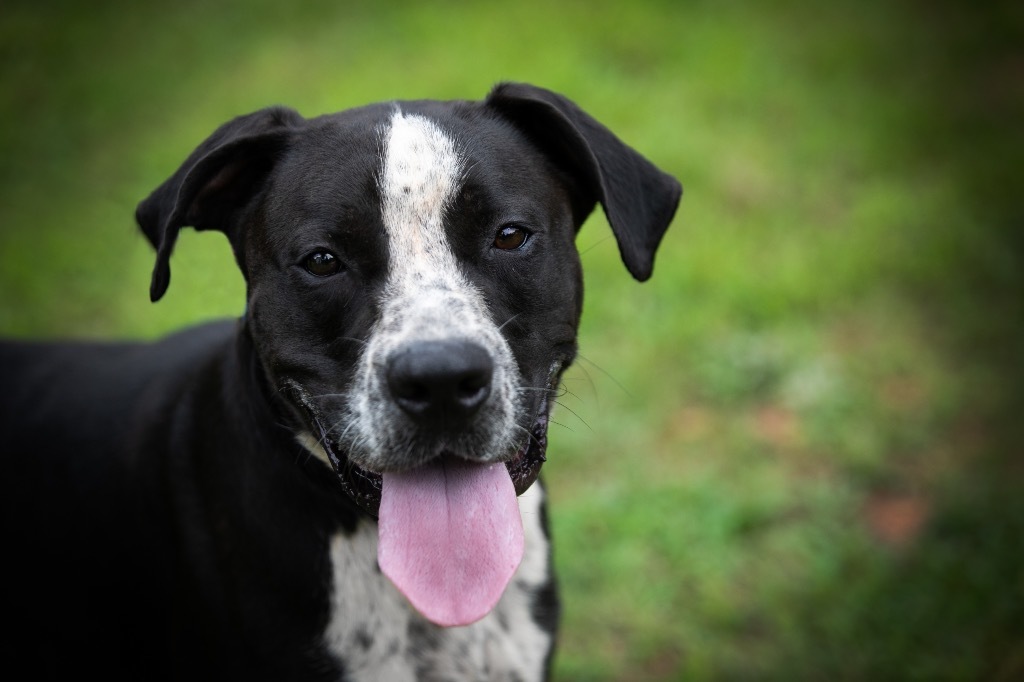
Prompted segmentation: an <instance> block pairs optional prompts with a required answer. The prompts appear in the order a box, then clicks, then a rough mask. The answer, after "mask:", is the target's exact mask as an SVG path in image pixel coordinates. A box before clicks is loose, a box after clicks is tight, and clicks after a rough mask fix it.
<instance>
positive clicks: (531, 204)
mask: <svg viewBox="0 0 1024 682" xmlns="http://www.w3.org/2000/svg"><path fill="white" fill-rule="evenodd" d="M681 192H682V189H681V187H680V186H679V184H678V183H677V182H676V181H675V179H673V178H672V177H670V176H668V175H666V174H665V173H663V172H661V171H660V170H658V169H657V168H655V167H654V166H653V165H652V164H651V163H650V162H648V161H647V160H646V159H644V158H643V157H642V156H640V155H639V154H638V153H637V152H635V151H634V150H632V149H630V148H629V147H628V146H626V145H625V144H624V143H622V142H621V141H620V140H619V139H618V138H616V137H615V136H614V135H613V134H612V133H611V132H609V131H608V130H607V129H606V128H605V127H603V126H602V125H601V124H600V123H598V122H597V121H595V120H594V119H593V118H591V117H590V116H589V115H587V114H586V113H585V112H583V111H582V110H580V109H579V108H578V107H577V106H576V105H575V104H573V103H572V102H570V101H569V100H567V99H565V98H564V97H562V96H560V95H557V94H555V93H552V92H549V91H547V90H543V89H540V88H536V87H533V86H528V85H521V84H504V85H500V86H498V87H496V88H495V89H494V90H493V91H492V92H491V93H490V95H489V96H488V97H487V98H486V99H485V100H483V101H481V102H463V101H459V102H434V101H417V102H398V103H388V104H379V105H372V106H368V107H363V108H359V109H354V110H350V111H346V112H342V113H339V114H334V115H330V116H322V117H318V118H314V119H309V120H307V119H304V118H302V117H301V116H300V115H299V114H297V113H295V112H294V111H291V110H289V109H283V108H273V109H266V110H263V111H259V112H256V113H254V114H251V115H248V116H243V117H240V118H237V119H235V120H233V121H230V122H229V123H227V124H225V125H223V126H221V128H219V129H218V130H217V131H216V132H214V134H213V135H212V136H210V138H208V139H207V140H206V141H205V142H203V143H202V144H201V145H200V146H199V148H198V149H196V151H195V152H193V154H192V155H191V156H190V157H189V158H188V159H187V160H186V161H185V163H184V164H183V165H182V167H181V168H180V169H179V170H178V171H177V172H176V173H175V174H174V176H172V177H171V178H170V179H169V180H167V181H166V182H165V183H164V184H163V185H161V186H160V187H159V188H158V189H157V190H156V191H155V192H153V194H152V195H151V196H150V197H149V198H148V199H146V200H145V201H143V202H142V203H141V204H140V205H139V208H138V211H137V218H138V221H139V224H140V225H141V227H142V229H143V231H144V232H145V234H146V235H147V237H148V238H149V239H150V241H151V242H152V243H153V244H154V246H155V247H156V248H157V261H156V268H155V270H154V273H153V281H152V288H151V297H152V298H153V300H157V299H159V298H160V297H161V296H162V295H163V293H164V292H165V290H166V289H167V285H168V283H169V278H170V268H169V258H170V255H171V252H172V249H173V247H174V243H175V239H176V236H177V233H178V230H179V229H180V228H181V227H183V226H193V227H195V228H196V229H199V230H205V229H217V230H221V231H223V232H225V233H226V234H227V236H228V238H229V240H230V242H231V245H232V248H233V250H234V253H235V257H236V259H237V261H238V264H239V266H240V267H241V270H242V272H243V274H244V276H245V279H246V283H247V291H248V301H247V309H246V319H245V327H246V330H247V332H248V333H249V334H250V335H251V337H252V340H253V342H254V344H255V347H256V349H257V352H258V354H259V357H260V360H261V362H262V364H263V366H264V368H265V370H266V373H267V376H268V377H269V379H270V382H271V385H274V386H276V387H277V388H279V389H281V390H282V392H283V393H284V394H285V395H287V396H288V398H289V401H290V405H291V406H292V407H293V408H294V415H292V416H293V418H294V419H295V428H296V435H297V437H299V438H300V439H303V440H304V441H305V442H306V444H307V446H308V447H309V448H310V449H311V450H312V451H313V452H314V453H316V454H317V455H318V456H320V457H321V458H322V459H324V460H325V461H328V462H330V463H331V464H332V465H333V466H334V468H335V470H336V471H337V473H338V476H339V478H340V480H341V481H342V483H343V485H344V486H345V488H346V490H347V491H348V494H350V495H351V496H352V497H353V499H354V500H356V501H357V502H358V503H359V504H360V505H361V506H362V507H363V508H364V509H366V510H367V511H368V512H370V513H371V514H373V515H376V514H377V513H378V505H380V502H381V481H382V474H384V475H387V474H392V473H396V474H400V473H401V472H408V471H414V470H417V469H421V468H424V467H428V466H430V465H431V463H436V462H445V461H447V462H455V461H457V462H459V463H460V465H461V464H464V463H467V462H469V463H475V464H479V465H481V466H484V467H489V468H490V469H493V468H494V467H493V464H494V463H505V468H507V471H508V478H509V479H510V480H511V481H512V484H513V486H514V488H515V490H516V492H518V493H521V492H523V491H524V490H525V489H526V488H528V487H529V486H530V485H531V484H532V483H533V481H534V480H535V478H536V476H537V472H538V470H539V469H540V465H541V463H542V462H543V460H544V449H545V444H546V429H547V419H548V410H549V408H550V406H551V403H552V395H553V392H554V390H555V389H556V387H557V384H558V381H559V378H560V376H561V373H562V371H563V370H564V369H565V368H566V367H567V366H568V365H569V363H570V362H572V360H573V358H574V355H575V352H576V332H577V327H578V323H579V318H580V310H581V307H582V275H581V268H580V262H579V257H578V255H577V253H576V250H575V248H574V239H575V236H576V232H577V230H578V229H579V228H580V226H581V225H582V223H583V221H584V220H585V219H586V217H587V216H588V215H589V214H590V212H591V211H592V210H593V208H594V206H595V205H596V204H597V203H601V204H602V206H603V207H604V210H605V213H606V215H607V217H608V221H609V223H610V225H611V227H612V230H613V232H614V235H615V238H616V240H617V242H618V245H619V249H620V253H621V255H622V259H623V261H624V262H625V265H626V267H627V268H628V269H629V271H630V272H631V273H632V274H633V276H634V277H636V278H637V279H638V280H645V279H647V278H648V277H649V276H650V274H651V269H652V266H653V260H654V253H655V250H656V248H657V246H658V244H659V242H660V240H661V237H662V235H663V233H664V232H665V230H666V229H667V227H668V225H669V222H670V221H671V219H672V217H673V214H674V212H675V209H676V206H677V204H678V201H679V198H680V195H681Z"/></svg>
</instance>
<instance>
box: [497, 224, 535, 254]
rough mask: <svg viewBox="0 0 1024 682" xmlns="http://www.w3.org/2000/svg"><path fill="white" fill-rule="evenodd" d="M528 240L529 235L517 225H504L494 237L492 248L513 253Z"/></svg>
mask: <svg viewBox="0 0 1024 682" xmlns="http://www.w3.org/2000/svg"><path fill="white" fill-rule="evenodd" d="M529 238H530V233H529V232H527V231H526V230H524V229H523V228H521V227H519V226H518V225H506V226H505V227H503V228H501V229H500V230H498V234H496V235H495V236H494V248H496V249H501V250H502V251H515V250H516V249H518V248H520V247H522V245H523V244H525V243H526V241H527V240H528V239H529Z"/></svg>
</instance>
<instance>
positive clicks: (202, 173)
mask: <svg viewBox="0 0 1024 682" xmlns="http://www.w3.org/2000/svg"><path fill="white" fill-rule="evenodd" d="M304 122H305V119H304V118H302V116H300V115H299V114H298V113H297V112H295V111H293V110H292V109H286V108H284V107H271V108H268V109H262V110H260V111H257V112H255V113H252V114H248V115H246V116H239V117H238V118H235V119H233V120H231V121H228V122H227V123H225V124H224V125H222V126H221V127H220V128H218V129H217V130H216V131H214V133H213V134H212V135H210V137H208V138H207V139H206V140H205V141H204V142H203V143H202V144H201V145H199V147H197V148H196V150H195V151H194V152H192V154H191V155H189V157H188V158H187V159H186V160H185V163H183V164H182V165H181V168H179V169H178V170H177V172H176V173H175V174H174V175H172V176H171V177H170V178H168V179H167V180H166V181H165V182H164V183H163V184H162V185H160V186H159V187H157V188H156V189H155V190H154V191H153V193H152V194H150V195H149V197H148V198H146V199H145V200H144V201H142V202H141V203H140V204H139V205H138V208H137V209H136V210H135V219H136V221H138V223H139V227H141V228H142V231H143V232H144V233H145V235H146V237H147V238H148V239H149V241H150V243H151V244H153V246H154V248H156V265H155V266H154V268H153V279H152V281H151V283H150V287H149V297H150V299H151V300H152V301H154V302H155V301H158V300H160V298H161V297H162V296H163V295H164V292H166V291H167V286H168V285H169V284H170V282H171V266H170V258H171V253H172V252H173V251H174V244H175V242H176V241H177V239H178V231H179V230H180V229H181V228H182V227H185V226H192V227H194V228H195V229H197V230H220V231H222V232H224V233H225V234H226V235H227V236H228V239H229V240H230V241H231V247H232V249H233V250H234V252H235V258H236V259H237V260H238V262H239V265H243V263H242V258H243V253H244V250H243V248H242V244H243V237H244V235H243V234H242V232H243V230H242V229H241V227H242V226H241V224H240V223H241V220H242V218H244V214H245V211H244V209H245V208H246V206H247V205H248V204H249V201H250V200H251V199H252V198H253V197H254V196H255V195H256V194H257V193H258V192H259V190H260V188H261V187H262V185H263V181H264V180H265V179H266V177H267V175H268V174H269V173H270V171H271V169H272V168H273V166H274V163H275V162H276V160H277V158H278V156H279V155H280V154H281V152H282V150H283V149H284V148H285V147H286V146H287V144H288V142H289V140H290V139H291V137H292V135H293V134H294V132H295V131H296V130H297V129H298V128H299V127H300V126H301V125H302V124H303V123H304Z"/></svg>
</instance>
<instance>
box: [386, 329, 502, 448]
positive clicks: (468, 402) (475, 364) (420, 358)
mask: <svg viewBox="0 0 1024 682" xmlns="http://www.w3.org/2000/svg"><path fill="white" fill-rule="evenodd" d="M386 372H387V381H388V389H389V390H390V391H391V396H392V398H394V400H395V403H397V404H398V406H399V407H400V408H402V410H403V411H404V412H405V413H406V414H408V415H409V416H410V417H412V418H413V419H415V420H416V421H418V422H420V423H423V424H430V425H433V426H438V427H441V428H453V427H457V426H459V425H460V424H461V423H462V422H465V421H466V420H467V419H469V417H471V416H473V415H474V414H475V413H476V411H477V410H478V409H480V406H481V405H483V404H484V402H485V401H486V400H487V397H488V396H489V395H490V394H491V378H492V376H493V375H494V361H493V360H491V355H490V353H488V352H487V350H486V349H485V348H484V347H483V346H480V345H479V344H476V343H473V342H472V341H465V340H454V341H418V342H416V343H411V344H408V345H406V346H404V347H403V348H401V349H399V350H398V351H397V352H395V353H393V354H392V355H391V357H390V358H388V362H387V369H386Z"/></svg>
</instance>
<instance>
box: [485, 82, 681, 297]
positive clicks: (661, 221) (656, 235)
mask: <svg viewBox="0 0 1024 682" xmlns="http://www.w3.org/2000/svg"><path fill="white" fill-rule="evenodd" d="M485 104H486V105H488V106H490V107H492V108H494V109H495V110H497V111H498V112H499V113H500V114H501V115H502V116H503V117H504V118H506V119H507V120H509V121H510V122H511V123H512V124H513V125H515V126H516V127H517V128H519V129H520V130H521V131H522V132H524V133H525V134H526V135H527V137H528V138H530V139H531V140H532V141H533V142H534V143H535V144H537V145H538V146H539V147H540V148H541V150H542V151H544V152H545V153H546V154H548V156H549V157H550V158H551V159H552V160H553V161H554V162H555V163H556V165H558V166H559V167H561V168H562V169H563V170H565V171H566V172H567V173H568V174H569V178H570V182H571V184H572V185H573V187H571V188H570V189H571V191H572V194H573V204H574V205H573V213H574V218H575V220H576V227H577V229H578V228H579V227H580V225H582V224H583V221H584V220H585V219H586V218H587V216H588V215H590V212H591V211H593V209H594V205H595V204H596V203H598V202H600V203H601V205H602V206H603V207H604V212H605V215H606V216H607V217H608V223H609V224H610V225H611V228H612V232H613V233H614V234H615V240H616V241H617V242H618V244H619V253H620V254H621V255H622V260H623V262H624V263H625V264H626V268H627V269H628V270H629V272H630V274H632V275H633V277H635V278H636V279H638V280H640V281H641V282H642V281H644V280H646V279H648V278H649V277H650V276H651V271H652V269H653V268H654V252H655V251H656V250H657V248H658V244H659V243H660V242H661V238H662V236H663V235H664V234H665V230H667V229H668V226H669V223H671V222H672V217H673V216H674V215H675V212H676V208H677V206H678V205H679V199H680V198H681V197H682V194H683V188H682V186H681V185H680V184H679V182H678V181H677V180H676V179H675V178H674V177H672V176H671V175H668V174H667V173H664V172H662V171H661V170H659V169H658V168H657V167H656V166H655V165H654V164H652V163H651V162H650V161H648V160H647V159H645V158H644V157H643V156H641V155H640V154H639V153H637V151H636V150H634V149H632V148H630V147H629V146H627V145H626V144H625V143H624V142H622V140H620V139H619V138H617V137H616V136H615V135H614V134H613V133H612V132H611V131H610V130H608V129H607V128H605V127H604V126H603V125H601V124H600V123H598V122H597V121H596V120H594V119H593V118H592V117H591V116H590V115H589V114H587V113H586V112H585V111H583V110H582V109H580V108H579V107H578V106H576V105H575V104H573V103H572V102H571V101H569V100H568V99H566V98H565V97H563V96H562V95H559V94H557V93H554V92H551V91H550V90H545V89H543V88H538V87H536V86H533V85H526V84H523V83H502V84H500V85H498V86H497V87H495V88H494V89H493V90H492V91H491V93H490V95H489V96H488V97H487V100H486V101H485Z"/></svg>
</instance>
